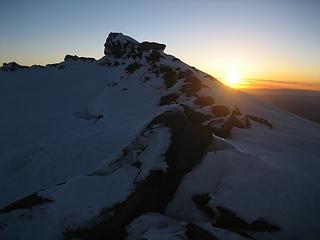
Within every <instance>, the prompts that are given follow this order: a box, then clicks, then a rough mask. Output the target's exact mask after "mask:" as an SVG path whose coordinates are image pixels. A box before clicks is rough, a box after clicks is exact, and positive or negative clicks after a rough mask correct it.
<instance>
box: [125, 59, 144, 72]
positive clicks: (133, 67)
mask: <svg viewBox="0 0 320 240" xmlns="http://www.w3.org/2000/svg"><path fill="white" fill-rule="evenodd" d="M141 66H142V65H141V64H140V63H138V62H134V63H131V64H129V65H128V67H127V68H126V72H127V73H134V72H135V71H136V70H138V69H139V68H140V67H141Z"/></svg>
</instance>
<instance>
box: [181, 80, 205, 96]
mask: <svg viewBox="0 0 320 240" xmlns="http://www.w3.org/2000/svg"><path fill="white" fill-rule="evenodd" d="M184 82H185V84H184V85H183V86H182V89H181V92H182V93H185V94H187V95H191V94H193V93H195V92H198V91H199V90H200V89H201V87H202V83H201V81H200V79H199V78H197V77H195V76H189V77H186V78H185V80H184Z"/></svg>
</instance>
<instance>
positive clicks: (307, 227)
mask: <svg viewBox="0 0 320 240" xmlns="http://www.w3.org/2000/svg"><path fill="white" fill-rule="evenodd" d="M164 48H165V45H164V44H157V43H150V42H143V43H141V44H140V43H139V42H137V41H136V40H134V39H132V38H130V37H128V36H125V35H123V34H119V33H111V34H110V35H109V37H108V39H107V41H106V44H105V50H104V52H105V54H106V55H105V56H104V57H103V58H101V59H99V60H95V59H92V58H81V57H77V56H69V55H67V56H66V58H65V59H64V61H63V62H61V63H58V64H54V65H47V66H45V67H42V66H33V67H25V66H20V65H18V64H16V63H10V64H6V65H4V67H3V68H2V69H1V70H2V71H0V98H1V101H0V106H1V109H2V114H1V118H0V126H1V128H0V194H1V195H0V239H63V238H73V237H74V238H80V239H81V238H83V239H125V238H127V239H129V240H131V239H132V240H134V239H148V240H149V239H150V240H156V239H191V240H192V239H247V238H250V237H251V238H254V239H319V238H320V224H319V221H318V218H319V215H320V207H319V202H320V184H319V182H320V175H319V170H320V126H319V125H318V124H315V123H313V122H310V121H307V120H304V119H302V118H299V117H297V116H295V115H293V114H290V113H287V112H284V111H281V110H279V109H277V108H275V107H273V106H271V105H269V104H266V103H264V102H261V101H259V100H257V99H256V98H255V97H252V96H250V95H247V94H245V93H242V92H239V91H236V90H233V89H230V88H228V87H226V86H224V85H223V84H221V83H220V82H219V81H217V80H216V79H214V78H213V77H211V76H209V75H207V74H205V73H203V72H201V71H199V70H197V69H195V68H193V67H190V66H188V65H187V64H185V63H183V62H181V61H180V60H179V59H177V58H175V57H173V56H170V55H167V54H165V53H164V52H163V50H164ZM172 113H176V115H174V114H173V115H172ZM183 126H184V127H185V128H184V127H183ZM208 131H209V133H210V138H209V139H211V140H210V142H209V144H207V140H208V137H207V138H205V137H203V136H205V134H206V133H207V132H208ZM189 138H191V139H189ZM201 144H202V145H201ZM197 147H199V148H197ZM194 149H197V150H194ZM203 149H205V151H204V150H203ZM195 151H201V153H199V154H197V153H195ZM176 159H177V161H176ZM178 159H185V161H182V162H181V161H180V160H179V161H180V162H179V161H178ZM153 183H154V184H153ZM173 186H174V187H173ZM157 191H159V192H161V194H160V195H157ZM149 193H152V194H155V196H157V197H153V196H150V195H149ZM137 199H138V200H137ZM144 201H146V202H144ZM140 202H141V205H139V203H140ZM123 216H125V217H123ZM111 223H112V224H114V225H112V226H115V228H114V229H115V230H114V231H113V232H117V233H115V234H118V235H112V236H117V238H114V237H111V235H110V234H113V233H110V232H108V231H107V230H102V229H107V228H108V226H107V225H108V224H111ZM103 224H106V225H103ZM106 226H107V227H106ZM122 233H124V235H123V234H122ZM121 234H122V235H121ZM120 236H121V237H120ZM205 237H207V238H205ZM210 237H211V238H210Z"/></svg>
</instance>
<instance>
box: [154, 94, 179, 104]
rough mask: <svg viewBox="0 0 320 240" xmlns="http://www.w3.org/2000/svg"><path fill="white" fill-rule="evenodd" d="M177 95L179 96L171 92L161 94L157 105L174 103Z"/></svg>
mask: <svg viewBox="0 0 320 240" xmlns="http://www.w3.org/2000/svg"><path fill="white" fill-rule="evenodd" d="M178 97H179V95H178V94H176V93H172V94H168V95H166V96H163V97H161V99H160V103H159V105H160V106H163V105H170V104H172V103H176V101H177V99H178Z"/></svg>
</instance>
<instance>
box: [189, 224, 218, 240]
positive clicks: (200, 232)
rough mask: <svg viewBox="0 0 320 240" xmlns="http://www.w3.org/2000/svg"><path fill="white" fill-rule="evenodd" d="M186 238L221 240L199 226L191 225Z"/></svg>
mask: <svg viewBox="0 0 320 240" xmlns="http://www.w3.org/2000/svg"><path fill="white" fill-rule="evenodd" d="M186 236H187V238H188V240H219V238H217V237H216V236H214V235H213V234H212V233H211V232H209V231H208V230H205V229H203V228H201V227H199V226H198V225H195V224H192V223H189V224H188V225H187V226H186Z"/></svg>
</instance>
